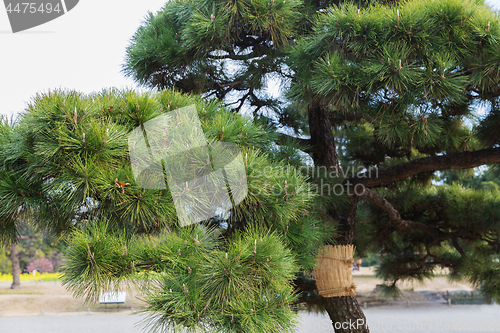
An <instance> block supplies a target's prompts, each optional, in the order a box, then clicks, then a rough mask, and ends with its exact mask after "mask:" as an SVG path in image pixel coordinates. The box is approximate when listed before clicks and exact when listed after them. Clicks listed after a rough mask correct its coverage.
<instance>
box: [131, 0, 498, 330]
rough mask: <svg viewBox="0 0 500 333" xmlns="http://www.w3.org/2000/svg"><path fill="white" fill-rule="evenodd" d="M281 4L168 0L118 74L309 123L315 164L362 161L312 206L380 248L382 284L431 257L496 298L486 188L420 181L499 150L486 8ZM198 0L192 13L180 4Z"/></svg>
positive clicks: (346, 166) (494, 52)
mask: <svg viewBox="0 0 500 333" xmlns="http://www.w3.org/2000/svg"><path fill="white" fill-rule="evenodd" d="M285 4H288V5H290V6H294V9H292V10H291V11H290V12H289V13H290V16H286V15H288V14H287V12H286V11H285V9H284V7H278V6H282V4H281V2H279V1H276V2H274V1H267V2H259V1H243V2H232V1H227V2H222V3H221V2H217V3H215V2H214V3H212V2H210V3H209V2H199V1H189V2H187V3H186V2H178V3H175V4H174V3H168V4H167V5H166V6H165V8H164V9H163V10H162V11H160V12H159V13H158V14H156V15H151V16H150V18H149V19H148V20H147V22H145V24H144V26H143V27H142V28H140V29H139V30H138V31H137V33H136V35H135V36H134V37H133V38H132V43H131V45H130V47H129V48H128V50H127V61H126V64H125V67H124V70H125V73H127V74H128V75H130V76H131V77H133V78H134V79H136V80H137V81H139V82H141V83H145V84H147V85H149V86H155V87H164V86H166V87H169V86H176V87H179V88H180V89H183V90H185V91H196V92H202V93H205V94H206V95H207V96H212V95H213V96H215V97H217V98H219V99H221V100H224V101H225V102H226V103H227V104H228V105H229V106H231V103H233V102H234V100H235V99H236V101H237V102H236V103H235V104H234V105H233V108H234V109H235V110H236V111H238V110H240V109H241V107H242V105H244V103H245V101H246V98H251V99H250V101H251V102H250V103H249V105H246V106H247V107H250V108H251V109H252V111H254V112H256V113H257V116H258V117H259V116H260V117H263V116H266V115H270V118H271V122H274V123H275V124H276V127H283V128H284V129H290V128H293V129H295V130H296V134H306V135H307V134H309V135H310V139H301V140H300V142H301V143H304V144H308V145H309V147H310V149H307V148H306V149H304V151H306V152H308V153H310V154H311V155H312V157H313V159H314V162H315V165H316V166H326V167H329V168H331V169H332V170H335V171H337V172H340V173H342V172H343V173H344V174H350V172H349V171H350V170H354V169H356V170H362V171H366V172H365V173H363V172H360V173H358V174H354V175H349V176H347V177H346V178H347V179H340V181H343V184H344V185H345V186H346V187H347V186H348V185H350V186H352V187H354V186H356V185H359V186H362V188H363V189H364V191H363V193H362V194H361V195H352V196H350V197H349V198H348V200H347V203H346V200H339V201H334V202H333V201H328V200H326V198H325V200H324V201H322V202H321V207H322V208H323V209H324V210H323V212H324V215H323V218H324V219H325V220H329V221H330V222H331V223H332V224H334V225H336V227H337V229H338V232H339V236H338V237H336V241H337V242H338V243H340V244H352V243H356V244H357V245H358V247H359V248H360V249H362V248H363V247H364V246H365V245H366V244H370V246H372V250H374V251H376V252H381V253H382V254H383V258H384V260H383V261H382V264H381V266H380V273H379V274H380V275H381V276H382V277H384V278H385V279H386V280H387V281H389V282H390V286H391V290H393V291H395V282H396V281H398V280H401V279H423V278H427V277H430V276H432V274H433V269H434V267H437V266H441V267H446V268H448V269H450V273H451V275H452V276H455V277H466V278H468V279H469V280H470V281H472V282H474V283H476V284H477V285H478V286H479V285H480V286H481V287H482V288H483V291H484V292H485V293H487V294H489V295H492V296H494V297H496V296H495V295H498V290H499V287H498V281H497V279H496V278H495V277H494V276H495V274H494V271H495V269H497V268H498V267H497V266H498V263H497V261H496V260H497V259H496V258H497V257H498V250H499V247H498V245H499V240H498V212H497V195H495V194H494V193H490V192H484V191H481V190H468V189H464V188H462V187H459V186H436V185H433V182H432V180H433V179H434V178H436V175H437V174H436V173H437V172H438V171H441V172H442V171H446V170H463V169H465V170H467V169H472V168H475V167H478V166H481V165H491V164H497V165H498V163H499V161H500V151H499V150H498V149H499V148H498V143H499V142H498V135H497V132H498V131H497V128H498V123H499V118H498V105H499V104H498V101H499V98H498V97H499V95H500V88H499V74H500V71H499V67H498V64H499V63H500V62H499V60H500V59H499V54H500V52H499V46H498V40H499V36H500V35H499V32H500V31H499V30H498V29H499V19H498V16H497V14H495V13H493V12H492V11H491V10H490V9H489V8H488V7H487V6H485V5H484V3H483V2H482V1H473V2H467V3H464V2H462V1H457V0H440V1H413V2H401V3H400V2H399V1H380V2H378V3H375V2H371V1H366V2H365V1H363V2H359V3H354V4H343V5H340V6H332V7H329V6H330V5H331V4H330V3H328V2H324V3H323V2H304V3H298V2H297V3H289V2H286V3H285ZM199 7H200V8H202V9H201V11H200V13H203V14H199V13H198V12H197V11H193V10H192V8H199ZM226 8H230V9H226ZM269 8H273V14H274V16H272V15H270V13H269V11H268V10H269ZM291 13H296V16H292V15H291ZM313 13H314V14H313ZM316 13H319V15H315V14H316ZM279 16H282V17H283V20H282V22H286V23H287V24H290V27H291V28H290V29H288V30H286V28H285V26H283V25H280V22H279ZM316 16H317V17H316ZM273 17H278V20H273ZM217 18H223V19H221V20H220V21H217ZM201 22H204V24H205V25H203V26H202V23H201ZM255 22H262V25H261V26H260V28H256V25H255ZM271 28H274V31H276V32H277V34H276V35H273V36H272V35H270V34H269V31H270V29H271ZM277 36H281V37H277ZM262 50H264V51H265V55H266V56H263V53H259V52H262ZM179 55H182V56H179ZM238 61H241V62H240V63H237V62H238ZM235 64H239V65H240V66H241V67H237V66H236V65H235ZM202 65H203V66H204V67H203V68H202V67H198V66H202ZM235 67H236V68H237V69H238V70H235ZM270 72H274V73H276V74H275V75H276V76H278V77H279V76H281V78H282V80H283V82H291V84H290V85H289V86H287V85H286V84H285V90H286V97H287V98H288V100H283V101H284V102H285V103H282V104H272V103H271V101H269V99H265V93H264V92H263V88H264V85H263V84H262V83H263V82H264V80H265V79H266V78H267V77H268V76H267V75H268V74H269V73H270ZM234 73H236V74H234ZM233 88H234V89H233ZM256 92H259V94H256ZM231 93H232V94H233V95H231ZM235 96H236V97H235ZM258 99H264V103H261V102H258ZM287 101H288V102H289V103H286V102H287ZM478 105H483V106H485V110H486V111H485V115H484V116H482V117H478V114H477V111H476V110H477V106H478ZM252 107H253V108H252ZM265 107H268V108H269V109H270V110H271V111H272V112H263V108H265ZM273 112H274V113H273ZM306 116H307V118H308V119H307V120H308V121H307V123H305V122H304V121H303V119H304V118H305V117H306ZM258 117H257V118H258ZM280 132H281V133H283V132H285V131H280ZM276 143H277V144H281V145H284V146H286V145H287V143H288V141H287V140H286V139H283V135H282V137H281V138H280V139H279V140H277V141H276ZM369 171H371V172H369ZM340 178H341V177H340ZM338 180H339V179H336V180H332V182H335V181H338ZM330 199H331V198H330ZM487 207H489V208H487ZM361 222H362V223H361ZM357 228H359V230H358V231H356V229H357ZM325 302H326V303H325V304H326V307H327V310H328V312H329V315H330V317H331V319H332V321H333V322H345V321H346V320H348V319H352V320H354V321H355V320H356V319H359V318H364V317H363V315H362V311H361V309H360V308H359V305H358V304H357V302H356V300H355V299H354V298H352V297H351V298H349V297H340V298H329V299H325ZM340 331H341V332H348V331H350V330H349V329H348V330H340ZM356 331H357V332H367V331H368V329H366V328H362V329H359V330H356Z"/></svg>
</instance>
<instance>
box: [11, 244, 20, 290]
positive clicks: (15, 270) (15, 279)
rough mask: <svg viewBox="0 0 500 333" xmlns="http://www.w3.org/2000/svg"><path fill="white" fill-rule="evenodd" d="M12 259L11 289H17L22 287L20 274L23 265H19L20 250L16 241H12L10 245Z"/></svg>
mask: <svg viewBox="0 0 500 333" xmlns="http://www.w3.org/2000/svg"><path fill="white" fill-rule="evenodd" d="M10 261H11V262H12V285H11V286H10V289H17V288H19V287H21V278H20V276H19V273H20V272H21V267H20V266H19V251H18V250H17V244H16V243H12V244H11V246H10Z"/></svg>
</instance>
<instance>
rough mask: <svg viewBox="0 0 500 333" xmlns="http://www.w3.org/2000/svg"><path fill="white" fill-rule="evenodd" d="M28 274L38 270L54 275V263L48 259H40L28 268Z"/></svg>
mask: <svg viewBox="0 0 500 333" xmlns="http://www.w3.org/2000/svg"><path fill="white" fill-rule="evenodd" d="M26 270H27V271H28V272H31V271H34V270H37V271H38V272H40V273H52V272H53V271H54V266H52V262H51V261H50V260H49V259H47V258H38V259H35V260H34V261H33V262H32V263H30V264H29V265H28V267H26Z"/></svg>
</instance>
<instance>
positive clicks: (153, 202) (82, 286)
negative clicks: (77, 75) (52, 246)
mask: <svg viewBox="0 0 500 333" xmlns="http://www.w3.org/2000/svg"><path fill="white" fill-rule="evenodd" d="M188 105H195V106H196V110H197V113H198V116H199V118H200V121H201V126H202V128H203V131H204V134H205V137H206V139H207V141H208V142H209V143H217V142H230V143H235V144H237V145H238V146H239V147H240V148H241V151H242V158H243V161H244V166H245V169H246V173H247V182H248V184H247V185H248V195H247V197H246V198H245V199H244V201H243V202H241V203H240V204H239V205H237V206H235V207H233V208H232V209H231V210H230V211H229V212H228V213H227V214H225V215H223V216H218V217H214V218H211V219H208V220H206V221H204V222H203V223H200V224H199V225H195V226H189V227H180V226H179V221H178V218H177V213H176V210H175V207H174V204H173V200H172V196H171V194H170V191H169V190H168V189H167V190H146V189H143V188H141V187H140V186H139V185H138V184H137V183H136V180H135V179H134V175H133V172H132V168H131V165H130V158H129V147H128V141H127V139H128V135H129V133H130V132H131V131H132V130H133V129H135V128H136V127H137V126H141V125H142V124H144V123H145V122H146V121H148V120H151V119H154V118H155V117H157V116H159V115H162V114H165V113H167V112H169V111H173V110H176V109H179V108H181V107H184V106H188ZM275 138H276V135H275V134H274V133H272V132H269V128H268V127H265V126H262V125H259V124H257V123H255V122H252V121H250V120H248V119H245V118H243V117H241V116H240V115H238V114H236V113H232V112H230V111H228V110H227V109H226V108H224V107H223V106H222V105H221V104H220V103H218V102H215V101H207V100H205V99H203V98H201V97H200V96H194V95H185V94H181V93H179V92H177V91H174V90H164V91H159V92H155V93H137V92H134V91H119V90H114V89H111V90H104V91H101V92H98V93H93V94H89V95H84V94H80V93H77V92H74V91H52V92H49V93H47V94H41V95H38V96H36V97H35V98H34V99H33V100H32V101H31V103H30V104H29V106H28V108H27V109H26V111H25V112H24V113H23V114H22V115H21V116H20V118H19V120H18V121H17V122H16V123H15V124H14V125H10V124H4V125H3V127H2V135H1V139H0V140H1V145H0V152H1V153H2V154H5V157H6V158H5V160H4V162H3V164H2V171H3V173H2V176H1V178H0V195H1V199H2V207H1V208H0V217H1V219H2V221H6V222H7V223H4V224H2V225H3V228H10V229H9V230H10V232H11V233H12V236H11V237H13V238H15V236H16V232H17V231H16V227H15V224H16V222H15V221H16V219H17V218H19V217H20V214H21V212H26V213H30V214H34V216H36V217H37V218H36V223H33V224H34V225H36V226H37V227H38V228H39V229H40V230H42V231H45V232H49V233H52V234H55V235H58V236H60V237H62V236H66V237H69V240H68V247H67V250H66V260H67V261H66V263H65V264H64V266H63V268H62V270H63V272H64V273H65V275H64V278H63V284H64V285H65V286H66V287H67V288H68V289H69V290H71V291H72V292H73V294H74V295H75V296H76V297H84V298H85V299H86V301H87V302H95V301H97V299H98V297H99V295H100V294H101V293H103V292H105V291H113V290H118V289H120V288H125V287H132V286H136V287H137V288H139V290H141V292H142V295H143V299H144V301H145V303H146V304H147V307H146V309H145V312H147V313H148V314H149V315H148V317H147V318H148V319H147V320H146V323H145V325H146V326H147V327H149V328H150V329H151V330H156V329H159V328H166V327H167V326H169V325H171V326H172V327H177V328H185V329H188V330H191V331H196V330H199V329H202V328H206V327H210V329H213V330H217V331H220V332H290V331H293V329H294V327H295V325H296V324H297V321H296V315H295V314H294V303H295V301H296V299H297V297H298V294H297V291H296V290H295V289H296V287H295V285H294V280H295V278H296V274H298V273H299V272H305V271H310V270H312V269H313V268H314V262H315V256H316V253H317V250H318V248H319V246H321V245H322V244H325V243H326V242H327V241H331V235H332V234H333V231H334V230H333V228H332V226H329V225H327V224H325V223H324V222H322V219H321V217H320V215H319V213H318V212H317V210H316V206H315V205H314V202H315V200H316V198H317V194H316V193H315V192H313V191H311V188H310V186H309V179H308V176H307V174H305V173H304V172H301V171H300V170H299V169H298V168H297V167H299V166H305V165H304V164H303V163H302V164H301V162H300V161H301V160H302V159H301V158H300V157H298V156H297V155H298V153H299V151H298V150H293V149H290V150H289V151H287V152H286V154H285V155H281V154H277V152H276V148H275V146H273V144H272V142H273V140H275ZM287 156H288V157H290V158H286V157H287ZM292 162H293V163H292ZM186 167H187V166H186ZM186 195H189V193H187V194H186ZM19 207H22V208H23V210H21V211H20V210H19V209H18V208H19ZM2 235H3V237H8V236H9V234H8V233H7V232H3V233H2Z"/></svg>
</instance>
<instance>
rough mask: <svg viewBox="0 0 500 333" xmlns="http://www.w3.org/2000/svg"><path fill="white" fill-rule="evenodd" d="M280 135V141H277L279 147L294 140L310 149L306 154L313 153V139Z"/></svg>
mask: <svg viewBox="0 0 500 333" xmlns="http://www.w3.org/2000/svg"><path fill="white" fill-rule="evenodd" d="M277 134H278V140H277V141H276V144H277V145H282V144H284V143H285V142H287V141H288V140H290V139H291V140H294V141H296V142H298V143H299V145H301V146H305V147H308V148H307V149H306V150H305V152H306V153H310V152H312V151H313V150H312V147H310V146H311V139H302V138H297V137H294V136H291V135H288V134H285V133H277Z"/></svg>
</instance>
